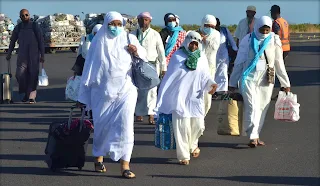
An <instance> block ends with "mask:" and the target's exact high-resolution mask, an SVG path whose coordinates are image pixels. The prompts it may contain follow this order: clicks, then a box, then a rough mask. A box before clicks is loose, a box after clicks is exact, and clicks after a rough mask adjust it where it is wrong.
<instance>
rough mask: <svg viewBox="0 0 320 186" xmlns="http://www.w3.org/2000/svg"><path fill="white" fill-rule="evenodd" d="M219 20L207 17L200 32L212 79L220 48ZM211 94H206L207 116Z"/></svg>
mask: <svg viewBox="0 0 320 186" xmlns="http://www.w3.org/2000/svg"><path fill="white" fill-rule="evenodd" d="M216 24H217V20H216V18H215V17H214V16H213V15H206V16H204V18H203V19H202V24H201V28H200V29H199V30H198V32H199V33H200V34H201V36H202V40H203V49H204V51H205V54H206V56H207V58H208V63H209V70H210V76H211V78H212V79H214V77H215V73H216V56H217V52H218V49H219V46H220V33H219V32H218V31H217V30H216V29H215V27H216ZM211 99H212V95H211V94H206V95H205V98H204V102H205V115H207V114H208V112H209V110H210V108H211Z"/></svg>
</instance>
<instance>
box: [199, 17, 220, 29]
mask: <svg viewBox="0 0 320 186" xmlns="http://www.w3.org/2000/svg"><path fill="white" fill-rule="evenodd" d="M205 24H210V25H214V26H216V25H217V20H216V17H214V16H213V15H210V14H207V15H205V16H204V17H203V18H202V21H201V29H202V30H203V28H204V25H205Z"/></svg>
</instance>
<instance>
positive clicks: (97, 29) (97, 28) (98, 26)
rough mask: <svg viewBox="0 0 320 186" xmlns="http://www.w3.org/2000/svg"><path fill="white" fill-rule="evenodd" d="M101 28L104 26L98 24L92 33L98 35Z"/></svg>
mask: <svg viewBox="0 0 320 186" xmlns="http://www.w3.org/2000/svg"><path fill="white" fill-rule="evenodd" d="M101 27H102V24H96V26H94V27H93V29H92V32H91V33H92V34H94V33H98V31H99V30H100V28H101Z"/></svg>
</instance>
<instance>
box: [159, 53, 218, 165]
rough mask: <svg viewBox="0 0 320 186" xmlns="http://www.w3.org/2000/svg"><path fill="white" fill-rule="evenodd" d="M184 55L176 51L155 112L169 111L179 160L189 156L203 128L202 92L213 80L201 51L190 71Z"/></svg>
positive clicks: (161, 86) (163, 81) (167, 112)
mask: <svg viewBox="0 0 320 186" xmlns="http://www.w3.org/2000/svg"><path fill="white" fill-rule="evenodd" d="M186 57H187V55H186V54H185V53H184V52H183V51H182V50H178V51H176V52H175V53H174V54H173V56H172V57H171V60H170V63H169V66H168V71H167V73H166V74H165V76H164V78H163V80H162V82H161V85H160V89H159V95H158V102H157V107H156V109H155V111H156V112H157V113H164V114H172V125H173V130H174V136H175V141H176V146H177V151H176V152H177V158H178V160H180V161H181V160H190V153H191V152H193V151H194V150H195V149H196V148H197V147H198V139H199V137H200V136H201V135H202V134H203V131H204V130H205V126H204V114H205V112H204V102H203V99H204V95H205V94H208V91H210V90H211V85H212V84H215V82H214V81H213V80H212V79H211V77H210V73H209V68H208V67H209V65H208V60H207V58H206V56H205V54H204V53H201V57H200V58H199V61H198V64H197V69H196V70H194V71H190V70H188V69H187V68H186V66H185V64H184V62H185V60H186Z"/></svg>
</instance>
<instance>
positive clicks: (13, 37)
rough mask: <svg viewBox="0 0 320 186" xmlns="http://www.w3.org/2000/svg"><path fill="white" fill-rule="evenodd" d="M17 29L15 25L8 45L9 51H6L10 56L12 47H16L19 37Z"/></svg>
mask: <svg viewBox="0 0 320 186" xmlns="http://www.w3.org/2000/svg"><path fill="white" fill-rule="evenodd" d="M18 27H19V25H17V26H16V27H15V28H14V30H13V32H12V35H11V38H10V45H9V49H8V54H11V53H12V51H13V50H14V47H15V46H16V42H17V40H18V37H19V33H18Z"/></svg>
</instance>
